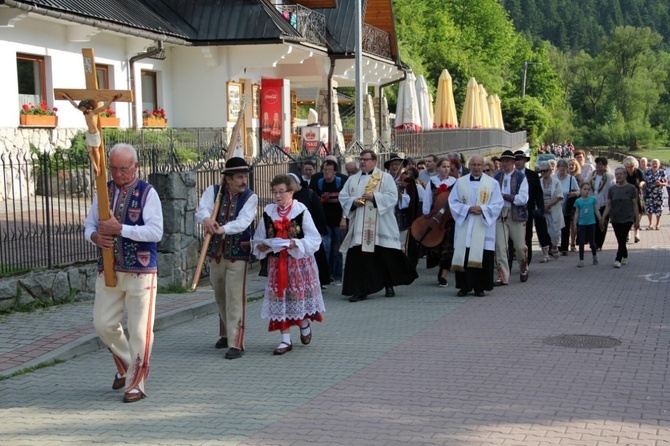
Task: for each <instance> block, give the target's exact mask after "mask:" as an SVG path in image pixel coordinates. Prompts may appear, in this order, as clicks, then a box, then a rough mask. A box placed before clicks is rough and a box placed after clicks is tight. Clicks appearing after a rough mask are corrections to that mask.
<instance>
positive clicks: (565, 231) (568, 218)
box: [560, 214, 602, 252]
mask: <svg viewBox="0 0 670 446" xmlns="http://www.w3.org/2000/svg"><path fill="white" fill-rule="evenodd" d="M601 215H602V214H601ZM563 221H564V222H565V226H563V228H561V247H560V250H561V251H563V252H565V251H567V250H568V246H569V245H570V227H571V226H572V215H564V216H563Z"/></svg>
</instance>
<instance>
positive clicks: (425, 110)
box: [416, 75, 433, 130]
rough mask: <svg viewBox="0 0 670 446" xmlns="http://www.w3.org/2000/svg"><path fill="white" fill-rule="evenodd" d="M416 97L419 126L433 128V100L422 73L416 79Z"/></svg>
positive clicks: (427, 128)
mask: <svg viewBox="0 0 670 446" xmlns="http://www.w3.org/2000/svg"><path fill="white" fill-rule="evenodd" d="M416 99H417V103H418V106H419V118H420V119H421V128H422V129H423V130H429V129H432V128H433V111H432V110H431V109H432V108H433V101H432V100H431V98H430V93H429V92H428V84H426V79H425V78H424V77H423V75H419V77H418V78H417V79H416Z"/></svg>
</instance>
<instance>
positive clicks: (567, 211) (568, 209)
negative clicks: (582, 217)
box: [563, 175, 579, 218]
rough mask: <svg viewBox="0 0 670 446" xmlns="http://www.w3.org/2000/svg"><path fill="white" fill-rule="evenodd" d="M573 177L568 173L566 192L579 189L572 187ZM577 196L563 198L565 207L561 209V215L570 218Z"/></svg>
mask: <svg viewBox="0 0 670 446" xmlns="http://www.w3.org/2000/svg"><path fill="white" fill-rule="evenodd" d="M574 178H575V177H573V176H572V175H570V190H568V193H570V192H576V191H578V190H579V189H573V188H572V182H573V180H574ZM577 198H579V196H576V197H568V198H566V199H565V208H564V209H563V215H565V216H567V217H570V218H572V216H573V214H574V213H575V201H577Z"/></svg>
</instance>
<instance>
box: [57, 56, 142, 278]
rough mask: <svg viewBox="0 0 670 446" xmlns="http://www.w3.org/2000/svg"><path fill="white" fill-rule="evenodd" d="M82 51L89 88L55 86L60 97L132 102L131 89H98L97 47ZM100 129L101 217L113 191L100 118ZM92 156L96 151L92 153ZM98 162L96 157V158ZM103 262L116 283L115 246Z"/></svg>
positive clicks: (98, 183)
mask: <svg viewBox="0 0 670 446" xmlns="http://www.w3.org/2000/svg"><path fill="white" fill-rule="evenodd" d="M81 54H82V56H83V58H84V76H85V78H86V89H84V90H80V89H66V88H57V89H55V90H54V96H55V97H56V99H63V98H65V96H64V94H66V95H68V96H69V97H70V98H72V99H76V100H88V101H96V102H98V101H104V102H105V103H108V102H109V101H111V100H112V98H113V97H114V96H117V98H116V101H121V102H132V100H133V93H132V91H130V90H98V77H97V76H96V72H95V71H96V70H95V54H94V51H93V48H83V49H82V50H81ZM98 132H99V133H100V147H99V148H98V162H97V165H98V174H97V175H96V177H95V189H96V191H97V193H98V214H99V220H100V221H105V220H109V219H110V216H111V215H110V206H109V191H108V190H107V174H106V172H107V167H106V163H105V146H104V139H103V138H102V125H101V123H100V119H98ZM91 156H92V154H91ZM92 161H93V162H94V163H95V159H93V158H92ZM102 264H103V270H104V274H105V285H107V286H108V287H114V286H116V276H115V275H114V253H113V251H112V249H111V248H106V249H103V250H102Z"/></svg>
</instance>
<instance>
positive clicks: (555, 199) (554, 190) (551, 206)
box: [540, 161, 565, 263]
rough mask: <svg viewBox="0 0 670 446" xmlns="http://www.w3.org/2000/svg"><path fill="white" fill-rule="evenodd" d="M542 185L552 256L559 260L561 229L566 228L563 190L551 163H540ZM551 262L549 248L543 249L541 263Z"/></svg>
mask: <svg viewBox="0 0 670 446" xmlns="http://www.w3.org/2000/svg"><path fill="white" fill-rule="evenodd" d="M540 185H541V186H542V197H543V198H544V218H545V220H546V221H547V231H548V232H549V237H551V255H552V256H553V257H554V259H558V244H559V242H560V239H561V229H563V227H564V226H565V221H564V220H563V209H562V208H561V202H562V201H563V188H562V187H561V183H560V181H558V178H556V177H554V176H552V169H551V163H549V162H548V161H542V162H541V163H540ZM548 261H549V251H548V248H542V259H541V260H540V263H547V262H548Z"/></svg>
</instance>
